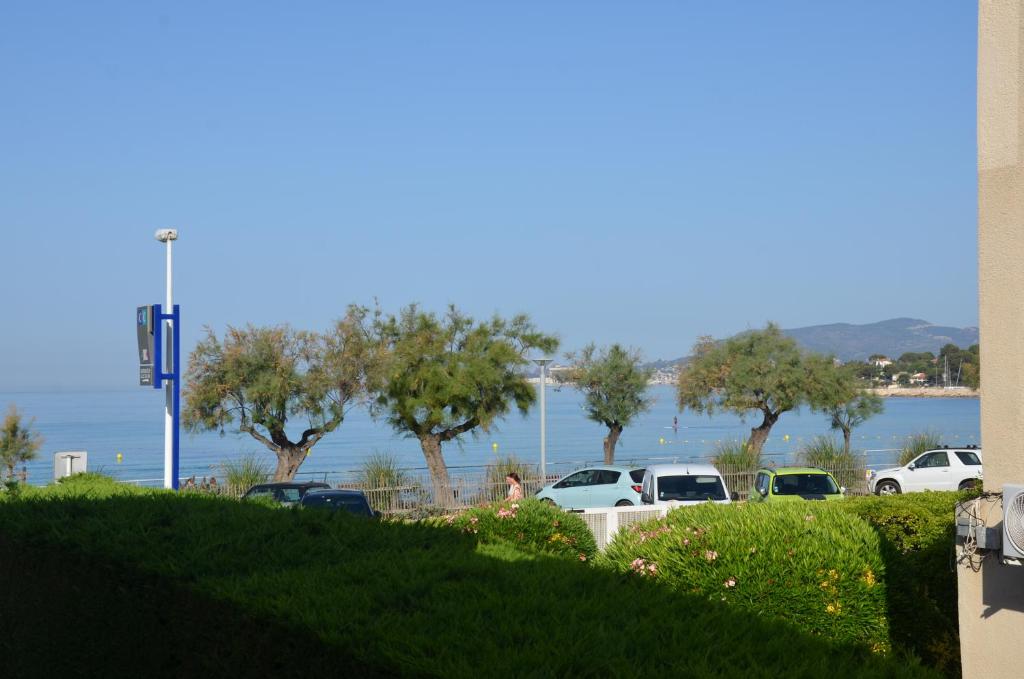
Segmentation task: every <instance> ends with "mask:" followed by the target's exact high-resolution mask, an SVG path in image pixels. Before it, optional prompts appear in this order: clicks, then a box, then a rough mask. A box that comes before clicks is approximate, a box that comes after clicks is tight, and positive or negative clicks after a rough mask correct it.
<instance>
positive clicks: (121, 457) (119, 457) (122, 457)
mask: <svg viewBox="0 0 1024 679" xmlns="http://www.w3.org/2000/svg"><path fill="white" fill-rule="evenodd" d="M116 457H117V463H118V464H121V461H122V460H124V455H122V454H121V453H118V454H117V456H116Z"/></svg>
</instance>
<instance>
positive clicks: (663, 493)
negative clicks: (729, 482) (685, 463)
mask: <svg viewBox="0 0 1024 679" xmlns="http://www.w3.org/2000/svg"><path fill="white" fill-rule="evenodd" d="M658 499H659V500H680V501H682V502H691V501H697V502H700V501H703V500H724V499H725V488H724V487H723V486H722V480H721V479H720V478H718V477H717V476H690V475H688V474H683V475H679V476H659V477H658Z"/></svg>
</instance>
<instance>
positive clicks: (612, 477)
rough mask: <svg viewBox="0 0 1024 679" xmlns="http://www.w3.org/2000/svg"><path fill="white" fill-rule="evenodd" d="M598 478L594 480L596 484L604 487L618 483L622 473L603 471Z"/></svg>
mask: <svg viewBox="0 0 1024 679" xmlns="http://www.w3.org/2000/svg"><path fill="white" fill-rule="evenodd" d="M596 476H597V478H596V479H595V480H594V484H595V485H598V484H599V485H602V486H603V485H607V484H610V483H618V482H619V476H621V472H613V471H612V470H611V469H602V470H601V471H600V472H598V474H597V475H596Z"/></svg>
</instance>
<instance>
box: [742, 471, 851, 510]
mask: <svg viewBox="0 0 1024 679" xmlns="http://www.w3.org/2000/svg"><path fill="white" fill-rule="evenodd" d="M844 492H845V489H844V488H843V487H841V486H840V485H839V484H838V483H836V480H835V478H834V477H833V476H832V475H831V474H829V473H828V472H827V471H825V470H824V469H819V468H817V467H776V468H774V469H772V468H769V467H765V468H763V469H758V470H757V476H755V477H754V487H753V488H752V489H751V491H750V501H751V502H769V501H770V502H779V501H784V502H785V501H800V500H839V499H841V498H842V497H843V493H844Z"/></svg>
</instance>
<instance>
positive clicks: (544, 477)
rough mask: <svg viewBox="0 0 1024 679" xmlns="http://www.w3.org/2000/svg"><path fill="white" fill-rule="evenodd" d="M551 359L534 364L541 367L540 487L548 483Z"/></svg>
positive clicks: (540, 360)
mask: <svg viewBox="0 0 1024 679" xmlns="http://www.w3.org/2000/svg"><path fill="white" fill-rule="evenodd" d="M551 361H552V359H550V358H535V359H533V362H534V363H536V364H537V365H539V366H540V479H541V481H540V485H541V487H543V486H544V485H546V484H547V482H548V470H547V430H546V427H547V408H546V403H545V402H544V392H545V391H546V389H545V387H546V386H547V379H546V378H547V366H548V363H551Z"/></svg>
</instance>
